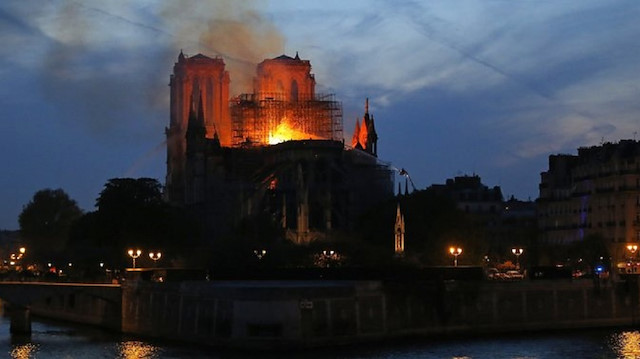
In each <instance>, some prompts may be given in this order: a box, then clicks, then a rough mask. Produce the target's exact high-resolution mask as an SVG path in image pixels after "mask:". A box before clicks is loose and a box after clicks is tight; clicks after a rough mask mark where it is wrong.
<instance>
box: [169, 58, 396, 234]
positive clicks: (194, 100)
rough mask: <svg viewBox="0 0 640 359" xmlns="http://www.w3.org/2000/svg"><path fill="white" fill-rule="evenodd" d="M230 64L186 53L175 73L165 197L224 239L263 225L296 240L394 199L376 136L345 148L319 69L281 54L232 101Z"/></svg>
mask: <svg viewBox="0 0 640 359" xmlns="http://www.w3.org/2000/svg"><path fill="white" fill-rule="evenodd" d="M230 78H231V76H230V75H229V74H228V73H227V72H226V71H225V68H224V61H223V60H222V59H220V58H213V59H212V58H208V57H206V56H204V55H201V54H198V55H195V56H193V57H188V56H185V55H184V54H183V53H180V55H179V56H178V62H177V63H176V64H175V66H174V73H173V75H172V76H171V80H170V86H171V122H170V125H169V128H167V130H166V134H167V178H166V186H167V189H166V193H167V197H168V200H169V201H170V202H172V203H175V204H179V205H183V206H185V207H187V208H189V209H190V210H192V211H193V212H194V213H196V214H197V216H198V217H199V218H201V219H202V222H203V223H204V225H205V230H206V233H207V235H208V236H209V237H212V238H213V237H217V236H221V235H224V234H225V233H228V231H229V230H230V229H232V228H234V227H235V226H237V225H238V224H240V223H241V222H242V221H244V220H258V219H259V218H262V219H265V218H266V220H267V221H269V222H271V223H273V224H275V225H276V226H277V227H279V228H280V229H281V230H282V231H283V233H284V235H285V237H286V238H287V239H289V240H291V241H293V242H295V243H308V242H310V241H313V240H316V239H323V238H327V236H330V235H331V233H332V232H334V231H339V230H345V231H348V230H350V229H351V228H353V226H354V225H355V221H356V219H357V217H358V216H359V215H360V214H362V213H363V212H364V211H365V210H366V209H368V208H369V207H370V206H372V205H373V204H375V203H378V202H379V201H382V200H384V199H387V198H391V197H392V196H393V176H394V172H393V170H392V169H391V167H390V166H389V165H388V164H385V163H382V162H380V161H379V160H378V159H377V134H376V133H375V129H374V126H373V116H371V115H370V114H369V111H368V100H367V102H366V104H365V114H364V116H363V123H365V122H366V126H367V128H368V129H369V132H368V135H367V136H366V138H364V140H365V141H364V142H363V145H360V146H357V147H355V148H348V147H345V145H344V138H343V130H342V106H341V104H340V103H339V102H338V101H336V100H335V99H334V95H322V94H317V93H316V92H315V77H314V75H313V74H312V73H311V64H310V62H309V61H308V60H302V59H300V57H299V56H298V54H296V56H295V57H289V56H286V55H282V56H279V57H276V58H274V59H267V60H264V61H263V62H261V63H260V64H258V66H257V69H256V77H255V79H254V89H253V92H252V93H250V94H241V95H239V96H236V97H233V98H229V97H228V96H229V95H228V94H229V90H228V89H229V82H230V81H231V80H230Z"/></svg>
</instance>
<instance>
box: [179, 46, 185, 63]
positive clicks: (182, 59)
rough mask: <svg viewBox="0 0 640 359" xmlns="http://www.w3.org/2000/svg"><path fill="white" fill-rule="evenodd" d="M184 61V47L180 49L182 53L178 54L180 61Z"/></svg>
mask: <svg viewBox="0 0 640 359" xmlns="http://www.w3.org/2000/svg"><path fill="white" fill-rule="evenodd" d="M182 61H184V54H183V53H182V49H180V55H178V62H182Z"/></svg>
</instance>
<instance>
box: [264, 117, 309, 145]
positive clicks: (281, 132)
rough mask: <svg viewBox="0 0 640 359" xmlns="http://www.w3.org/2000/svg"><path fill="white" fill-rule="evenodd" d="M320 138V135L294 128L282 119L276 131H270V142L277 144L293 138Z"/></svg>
mask: <svg viewBox="0 0 640 359" xmlns="http://www.w3.org/2000/svg"><path fill="white" fill-rule="evenodd" d="M309 139H312V140H318V139H320V137H318V136H314V135H312V134H309V133H306V132H303V131H300V130H297V129H295V128H292V127H291V126H290V125H289V123H288V122H287V121H282V122H280V124H279V125H278V127H277V128H276V130H275V131H274V132H269V144H270V145H275V144H278V143H281V142H285V141H291V140H309Z"/></svg>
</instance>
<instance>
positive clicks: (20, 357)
mask: <svg viewBox="0 0 640 359" xmlns="http://www.w3.org/2000/svg"><path fill="white" fill-rule="evenodd" d="M37 352H38V345H37V344H33V343H26V344H20V345H14V346H13V348H12V349H11V359H31V358H35V354H36V353H37Z"/></svg>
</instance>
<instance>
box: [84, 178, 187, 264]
mask: <svg viewBox="0 0 640 359" xmlns="http://www.w3.org/2000/svg"><path fill="white" fill-rule="evenodd" d="M161 188H162V186H161V185H160V183H159V182H158V181H157V180H155V179H152V178H138V179H134V178H113V179H110V180H109V181H108V182H107V183H106V184H105V185H104V189H103V190H102V192H100V195H99V197H98V199H97V200H96V207H97V210H96V211H95V212H91V213H87V214H86V215H84V216H83V218H82V219H81V220H79V221H78V222H77V224H76V226H74V229H73V233H72V244H73V250H74V252H75V253H76V255H75V257H76V258H77V260H84V261H86V262H87V263H88V262H90V261H96V260H104V261H107V262H109V265H114V266H120V265H124V264H126V262H127V261H128V260H129V258H128V257H126V250H127V249H129V248H135V247H137V248H140V249H143V250H145V251H148V250H162V251H165V256H163V262H165V263H166V262H167V261H168V260H169V259H170V258H176V257H177V256H179V255H183V253H184V252H187V251H190V252H191V255H193V252H194V251H196V250H195V249H193V248H192V247H191V246H192V245H193V244H194V241H195V239H198V238H199V228H200V227H199V226H198V225H197V224H196V222H195V221H194V220H192V219H191V217H190V216H189V215H188V213H187V212H185V210H184V209H182V208H179V207H175V206H172V205H170V204H168V203H166V202H164V201H163V199H162V190H161ZM98 257H99V258H98ZM143 260H148V258H147V259H142V258H141V259H140V261H143Z"/></svg>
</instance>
